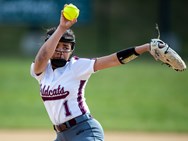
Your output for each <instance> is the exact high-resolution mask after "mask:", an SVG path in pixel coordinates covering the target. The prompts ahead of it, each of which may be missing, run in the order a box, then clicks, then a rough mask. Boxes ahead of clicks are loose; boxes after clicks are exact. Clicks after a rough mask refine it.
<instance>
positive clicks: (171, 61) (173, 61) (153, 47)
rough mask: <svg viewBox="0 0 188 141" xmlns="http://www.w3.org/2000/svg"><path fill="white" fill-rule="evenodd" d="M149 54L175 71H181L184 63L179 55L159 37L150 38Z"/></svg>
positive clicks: (184, 66) (183, 68)
mask: <svg viewBox="0 0 188 141" xmlns="http://www.w3.org/2000/svg"><path fill="white" fill-rule="evenodd" d="M150 54H151V55H152V56H153V57H154V58H155V60H160V61H162V62H163V63H164V64H166V65H168V66H169V67H171V68H172V69H174V70H176V71H183V70H185V69H186V65H185V63H184V61H183V60H182V59H181V57H180V56H179V55H178V54H177V53H176V52H175V51H174V50H173V49H172V48H170V47H169V45H168V44H166V43H164V42H163V41H162V40H160V39H151V42H150Z"/></svg>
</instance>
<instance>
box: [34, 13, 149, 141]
mask: <svg viewBox="0 0 188 141" xmlns="http://www.w3.org/2000/svg"><path fill="white" fill-rule="evenodd" d="M76 21H77V20H76V19H75V20H73V21H67V20H66V19H65V18H64V17H63V16H61V18H60V23H59V25H58V27H57V28H52V29H50V30H49V31H48V32H47V37H46V41H45V43H44V44H43V45H42V47H41V48H40V50H39V51H38V53H37V55H36V58H35V61H34V62H33V63H32V64H31V75H32V76H33V77H34V78H36V79H37V81H38V82H39V85H40V95H41V97H42V100H43V102H44V105H45V108H46V110H47V113H48V115H49V118H50V120H51V122H52V124H53V127H54V130H55V131H56V133H57V138H56V140H55V141H103V140H104V134H103V129H102V127H101V125H100V123H99V122H98V121H97V120H95V119H94V118H93V117H92V116H91V114H90V110H89V108H88V106H87V104H86V101H85V97H84V94H85V86H86V84H87V82H88V79H89V78H90V76H91V74H93V73H94V72H96V71H98V70H102V69H106V68H110V67H114V66H119V65H121V64H124V63H127V62H129V61H131V60H133V59H135V58H136V57H138V56H139V55H140V54H142V53H144V52H148V51H149V46H150V45H149V44H148V43H147V44H144V45H141V46H136V47H132V48H128V49H125V50H122V51H119V52H117V53H114V54H111V55H108V56H104V57H100V58H95V59H86V58H78V57H72V56H71V55H72V53H73V51H74V48H75V35H74V33H73V31H72V30H71V29H70V27H71V26H72V25H73V24H75V23H76Z"/></svg>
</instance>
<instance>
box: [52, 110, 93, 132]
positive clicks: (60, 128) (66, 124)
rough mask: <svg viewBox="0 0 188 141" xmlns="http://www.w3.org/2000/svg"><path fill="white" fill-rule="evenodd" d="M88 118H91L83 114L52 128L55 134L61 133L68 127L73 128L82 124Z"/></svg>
mask: <svg viewBox="0 0 188 141" xmlns="http://www.w3.org/2000/svg"><path fill="white" fill-rule="evenodd" d="M90 118H92V116H91V115H90V114H84V115H81V116H78V117H75V118H73V119H71V120H69V121H66V122H64V123H61V124H59V125H53V127H54V130H55V131H56V132H63V131H65V130H67V129H69V128H70V127H73V126H74V125H76V124H78V123H81V122H84V121H86V120H88V119H90Z"/></svg>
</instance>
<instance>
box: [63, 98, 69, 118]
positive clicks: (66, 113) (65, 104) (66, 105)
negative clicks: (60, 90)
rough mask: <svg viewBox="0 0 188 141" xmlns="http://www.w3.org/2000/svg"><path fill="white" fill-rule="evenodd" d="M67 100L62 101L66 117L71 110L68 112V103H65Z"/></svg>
mask: <svg viewBox="0 0 188 141" xmlns="http://www.w3.org/2000/svg"><path fill="white" fill-rule="evenodd" d="M67 102H68V101H67V100H66V101H65V102H64V103H63V105H64V108H65V115H66V117H68V116H70V115H71V112H70V110H69V106H68V103H67Z"/></svg>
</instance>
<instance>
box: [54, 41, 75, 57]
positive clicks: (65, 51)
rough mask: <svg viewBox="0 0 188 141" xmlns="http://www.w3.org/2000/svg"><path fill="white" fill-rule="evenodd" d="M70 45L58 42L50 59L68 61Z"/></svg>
mask: <svg viewBox="0 0 188 141" xmlns="http://www.w3.org/2000/svg"><path fill="white" fill-rule="evenodd" d="M71 45H72V44H71V43H65V42H59V43H58V45H57V47H56V49H55V52H54V54H53V56H52V58H53V59H65V60H68V59H69V57H70V55H71V54H72V49H71Z"/></svg>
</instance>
